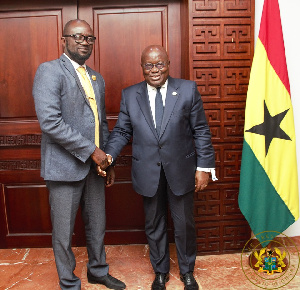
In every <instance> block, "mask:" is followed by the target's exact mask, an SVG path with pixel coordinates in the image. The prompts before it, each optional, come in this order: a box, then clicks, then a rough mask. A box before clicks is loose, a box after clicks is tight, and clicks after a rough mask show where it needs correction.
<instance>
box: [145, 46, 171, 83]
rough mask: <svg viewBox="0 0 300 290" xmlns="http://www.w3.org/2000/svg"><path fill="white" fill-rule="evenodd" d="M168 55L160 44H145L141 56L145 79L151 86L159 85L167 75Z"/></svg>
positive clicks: (164, 80)
mask: <svg viewBox="0 0 300 290" xmlns="http://www.w3.org/2000/svg"><path fill="white" fill-rule="evenodd" d="M169 64H170V61H169V57H168V54H167V52H166V50H165V49H164V48H163V47H162V46H160V45H150V46H147V47H146V48H145V49H144V50H143V52H142V56H141V66H142V69H143V74H144V78H145V81H146V82H147V83H148V84H149V85H150V86H152V87H155V88H157V87H161V86H162V85H163V84H164V83H165V82H166V80H167V78H168V77H169Z"/></svg>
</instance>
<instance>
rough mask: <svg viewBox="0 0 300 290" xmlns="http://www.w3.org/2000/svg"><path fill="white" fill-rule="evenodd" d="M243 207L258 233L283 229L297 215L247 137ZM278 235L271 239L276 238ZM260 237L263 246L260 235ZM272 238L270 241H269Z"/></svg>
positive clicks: (292, 221)
mask: <svg viewBox="0 0 300 290" xmlns="http://www.w3.org/2000/svg"><path fill="white" fill-rule="evenodd" d="M239 207H240V210H241V212H242V213H243V215H244V216H245V218H246V219H247V221H248V223H249V225H250V227H251V229H252V231H253V233H254V235H255V234H259V233H261V232H264V231H277V232H283V231H284V230H285V229H286V228H287V227H288V226H290V225H291V224H293V223H294V222H295V218H294V216H293V215H292V214H291V212H290V210H289V209H288V207H287V206H286V204H285V203H284V201H283V200H282V199H281V198H280V196H279V195H278V193H277V192H276V190H275V188H274V186H273V185H272V183H271V182H270V179H269V177H268V175H267V174H266V172H265V170H264V168H263V167H262V166H261V164H260V163H259V161H258V160H257V158H256V157H255V155H254V153H253V151H252V149H251V147H250V146H249V144H248V143H247V142H246V141H245V140H244V143H243V153H242V164H241V175H240V193H239ZM275 236H276V235H275V234H274V236H273V237H272V238H271V239H270V240H272V239H273V238H274V237H275ZM257 238H258V240H259V241H260V242H261V243H262V245H263V246H266V245H267V244H268V243H263V242H264V241H262V240H261V239H260V238H259V236H257ZM269 242H270V241H269Z"/></svg>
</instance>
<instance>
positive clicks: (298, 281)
mask: <svg viewBox="0 0 300 290" xmlns="http://www.w3.org/2000/svg"><path fill="white" fill-rule="evenodd" d="M297 238H298V239H296V247H289V249H290V250H289V257H290V258H291V259H293V263H294V266H293V267H294V272H295V273H294V274H295V275H294V274H293V276H290V277H291V278H290V279H289V280H290V282H289V283H288V285H286V286H283V285H284V284H286V282H287V280H285V279H284V278H281V280H282V281H283V282H282V283H281V284H274V285H277V288H276V287H275V288H272V287H271V286H270V285H271V284H270V283H271V282H270V281H271V280H270V279H266V280H265V281H266V282H265V284H264V286H263V287H262V286H261V285H260V286H257V285H258V284H257V283H256V282H255V281H254V282H253V280H251V278H250V280H248V278H246V275H245V273H246V272H245V271H243V270H242V269H244V270H245V267H246V266H245V265H246V264H247V262H246V264H244V266H243V267H244V268H242V265H243V263H245V261H249V254H248V255H247V253H245V254H244V255H243V253H236V254H224V255H210V256H199V257H197V260H196V266H195V272H194V275H195V278H196V280H197V281H198V283H199V289H203V290H219V289H220V290H223V289H224V290H225V289H226V290H227V289H228V290H237V289H243V290H244V289H247V290H252V289H261V288H263V289H278V288H281V289H300V273H299V272H300V271H298V267H299V251H298V248H300V247H299V245H300V238H299V237H297ZM73 250H74V253H75V256H76V261H77V266H76V269H75V274H76V275H77V276H78V277H80V278H81V281H82V289H91V290H92V289H99V290H100V289H107V288H106V287H104V286H100V285H92V284H89V283H88V281H87V278H86V261H87V253H86V249H85V248H81V247H80V248H74V249H73ZM170 251H171V271H170V281H169V282H168V283H167V289H172V290H177V289H183V284H182V282H181V281H180V280H179V270H178V266H177V258H176V251H175V246H174V245H173V244H171V245H170ZM106 252H107V262H108V263H109V265H110V274H111V275H113V276H115V277H116V278H119V279H121V280H122V281H124V282H125V283H126V285H127V288H126V289H129V290H142V289H151V283H152V281H153V278H154V274H153V272H152V268H151V265H150V262H149V248H148V246H147V245H125V246H122V245H121V246H106ZM291 263H292V262H291ZM295 265H296V266H295ZM297 265H298V267H297ZM285 273H287V274H286V275H288V272H287V271H286V272H285ZM264 275H266V274H265V273H264ZM277 275H278V274H277ZM290 275H291V274H290ZM275 276H276V274H274V275H272V277H271V278H274V277H275ZM266 277H267V276H266ZM277 277H279V276H277ZM250 281H251V282H250ZM278 285H279V287H278ZM282 286H283V287H282ZM270 287H271V288H270ZM0 289H1V290H4V289H5V290H8V289H14V290H17V289H22V290H26V289H34V290H39V289H43V290H44V289H49V290H50V289H51V290H56V289H60V288H59V286H58V278H57V273H56V268H55V263H54V256H53V252H52V249H49V248H43V249H36V248H34V249H8V250H7V249H2V250H1V249H0Z"/></svg>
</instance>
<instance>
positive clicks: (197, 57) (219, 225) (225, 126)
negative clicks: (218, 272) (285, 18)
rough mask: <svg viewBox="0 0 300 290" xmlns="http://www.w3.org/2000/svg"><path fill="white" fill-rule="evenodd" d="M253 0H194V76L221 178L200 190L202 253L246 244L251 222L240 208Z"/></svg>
mask: <svg viewBox="0 0 300 290" xmlns="http://www.w3.org/2000/svg"><path fill="white" fill-rule="evenodd" d="M254 3H255V1H254V0H197V1H196V0H192V1H191V6H190V17H191V18H190V21H191V26H190V33H191V36H192V39H190V77H191V79H192V80H194V81H195V82H196V83H197V87H198V90H199V92H200V94H201V98H202V100H203V107H204V109H205V114H206V118H207V121H208V123H209V126H210V131H211V135H212V142H213V146H214V149H215V160H216V174H217V177H218V181H216V182H210V184H209V186H208V187H207V189H206V190H204V191H203V192H201V193H199V194H197V195H196V196H195V200H194V201H195V221H196V228H197V246H198V254H200V255H203V254H211V253H216V254H220V253H226V252H235V251H239V250H241V249H242V248H243V247H244V245H245V243H246V241H247V240H248V239H249V237H250V233H251V231H250V228H249V226H248V223H247V221H246V220H245V218H244V216H243V215H242V213H241V212H240V210H239V206H238V193H239V180H240V163H241V157H242V146H243V133H244V121H245V104H246V97H247V89H248V83H249V77H250V70H251V63H252V57H253V53H254V38H253V33H254V22H253V19H254Z"/></svg>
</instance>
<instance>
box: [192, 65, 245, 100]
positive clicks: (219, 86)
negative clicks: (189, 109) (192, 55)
mask: <svg viewBox="0 0 300 290" xmlns="http://www.w3.org/2000/svg"><path fill="white" fill-rule="evenodd" d="M250 68H251V64H250V61H249V60H244V61H234V62H232V61H223V62H220V61H194V62H193V80H194V81H195V82H196V83H197V85H198V90H199V92H200V94H201V96H202V99H203V100H204V102H206V101H207V102H209V101H211V100H212V98H214V99H215V100H214V101H217V100H218V101H228V102H229V101H234V102H236V101H243V102H244V101H245V100H246V96H247V89H248V83H249V77H250Z"/></svg>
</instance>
